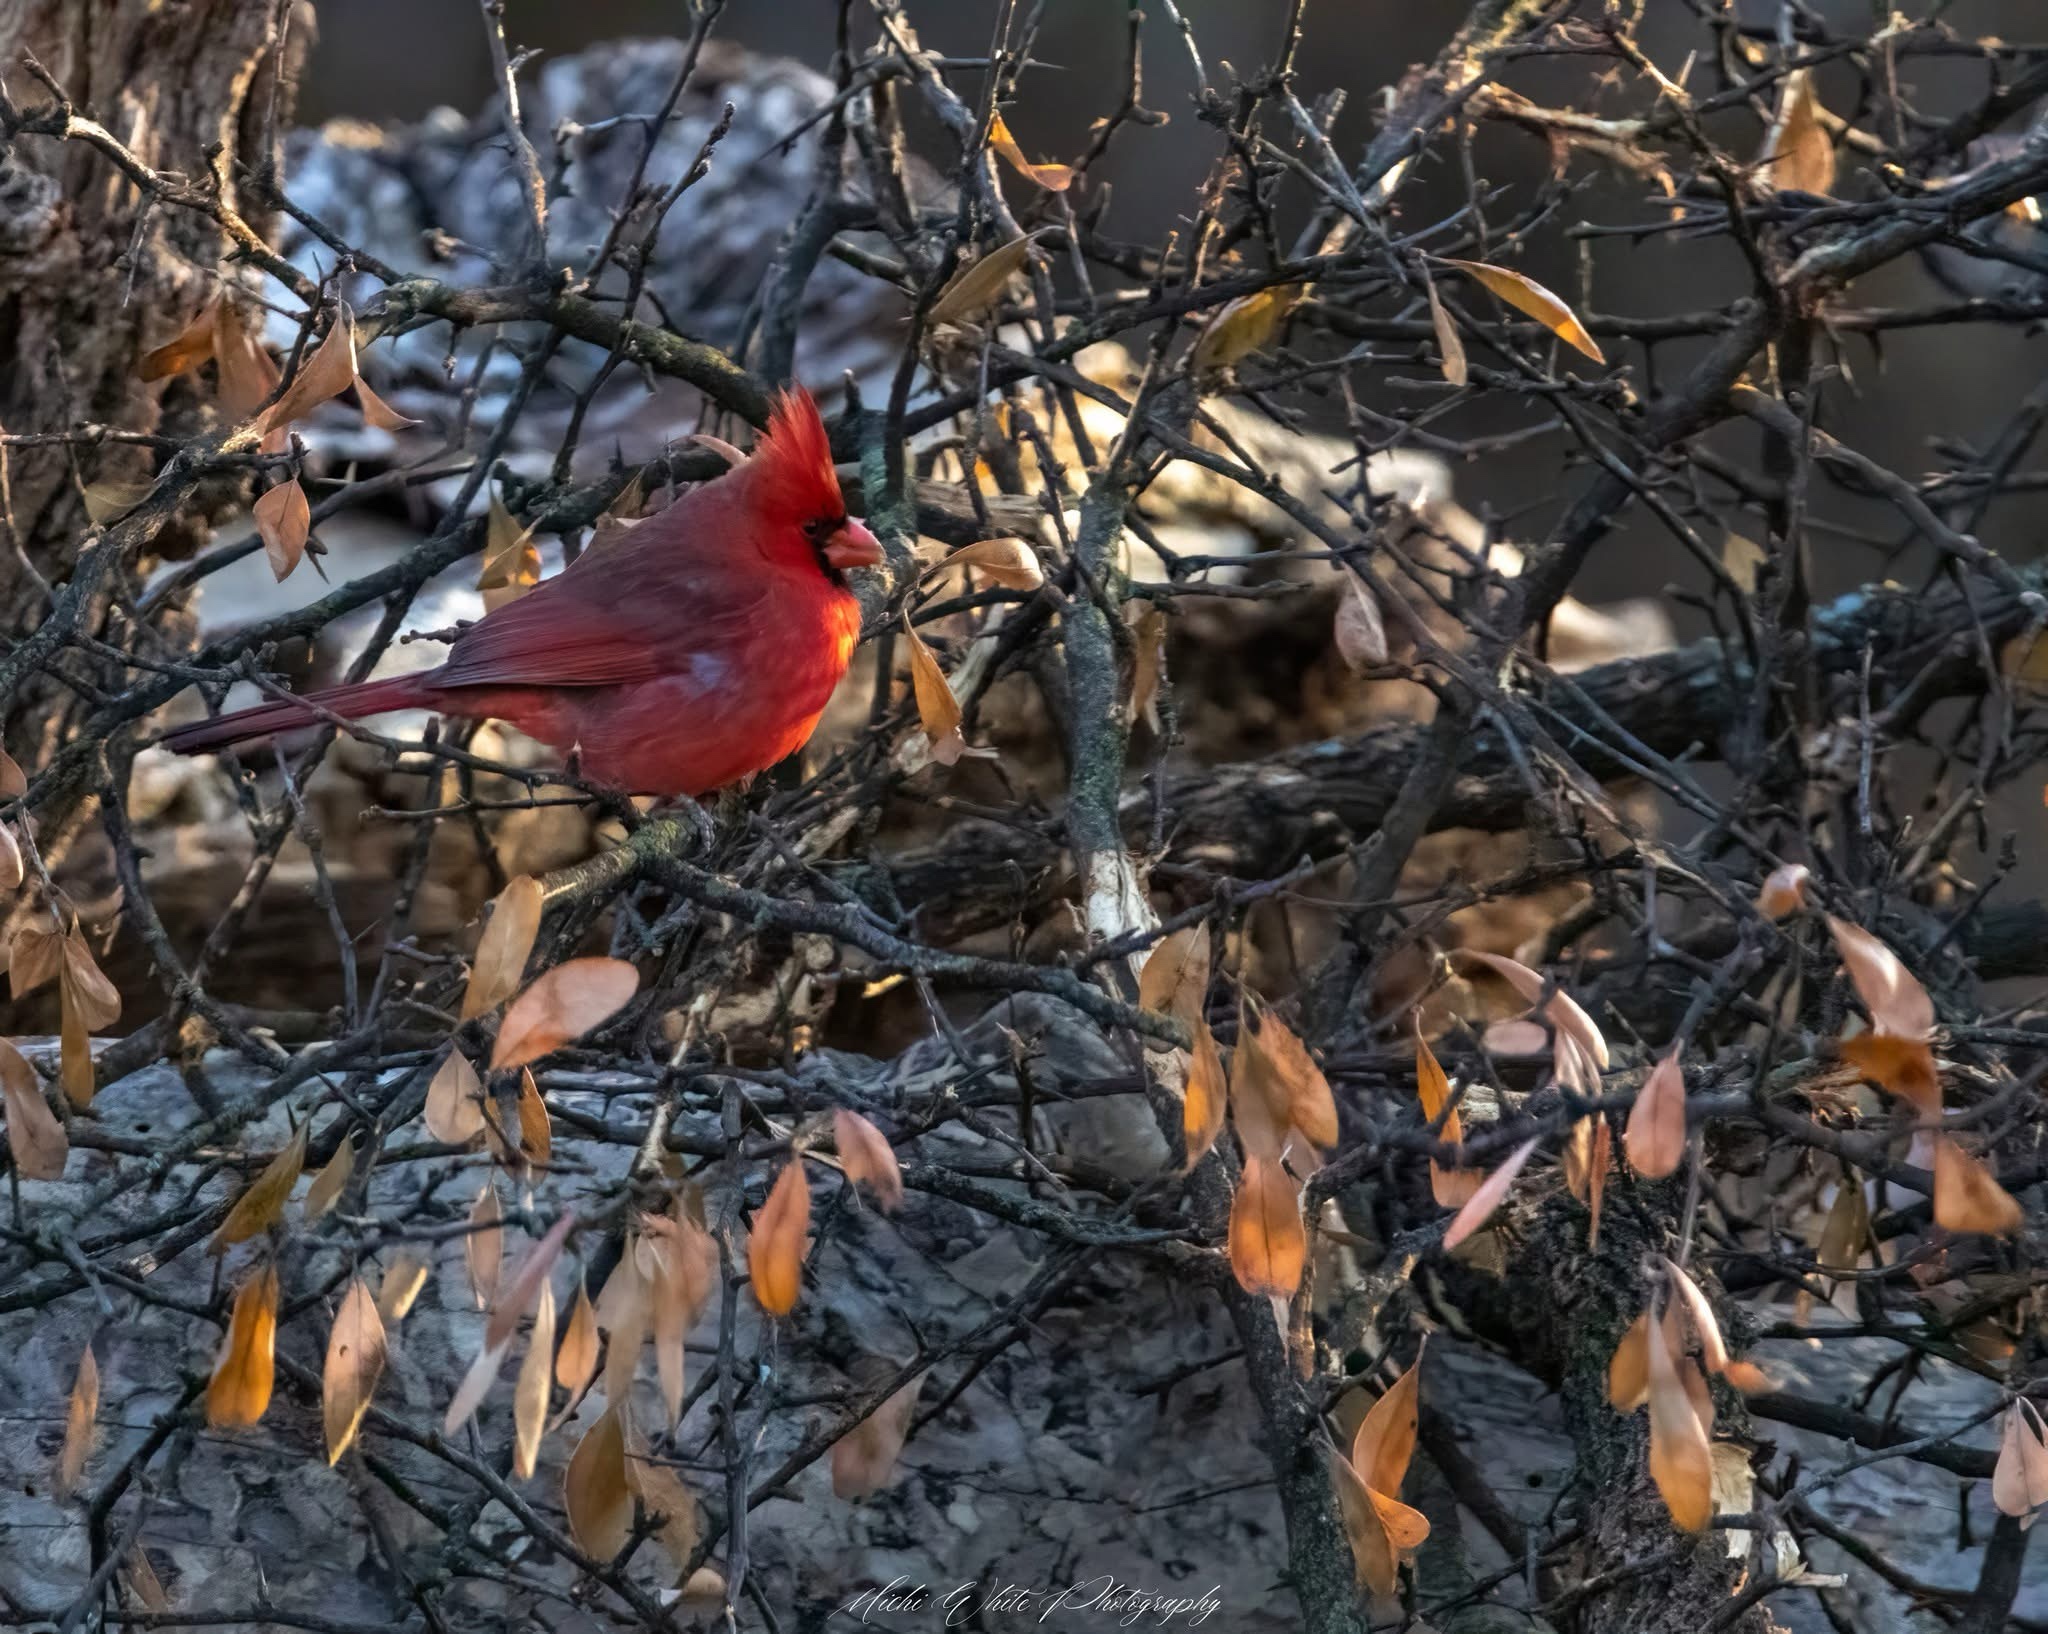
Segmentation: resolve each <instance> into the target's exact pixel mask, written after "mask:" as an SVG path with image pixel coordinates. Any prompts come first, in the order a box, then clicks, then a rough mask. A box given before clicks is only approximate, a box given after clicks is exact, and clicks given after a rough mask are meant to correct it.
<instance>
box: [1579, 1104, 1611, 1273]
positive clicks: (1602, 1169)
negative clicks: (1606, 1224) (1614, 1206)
mask: <svg viewBox="0 0 2048 1634" xmlns="http://www.w3.org/2000/svg"><path fill="white" fill-rule="evenodd" d="M1587 1121H1589V1122H1590V1123H1591V1124H1592V1125H1593V1156H1592V1169H1591V1173H1590V1174H1589V1175H1588V1176H1587V1180H1586V1209H1587V1213H1588V1215H1589V1219H1588V1220H1587V1224H1586V1246H1587V1247H1588V1248H1589V1249H1597V1248H1599V1246H1600V1204H1601V1201H1602V1199H1604V1198H1605V1197H1606V1195H1607V1176H1608V1175H1609V1173H1610V1172H1612V1170H1613V1168H1614V1126H1613V1125H1612V1124H1610V1123H1609V1122H1608V1121H1607V1120H1606V1119H1605V1118H1603V1117H1600V1116H1597V1115H1596V1116H1594V1117H1593V1118H1591V1119H1589V1120H1587Z"/></svg>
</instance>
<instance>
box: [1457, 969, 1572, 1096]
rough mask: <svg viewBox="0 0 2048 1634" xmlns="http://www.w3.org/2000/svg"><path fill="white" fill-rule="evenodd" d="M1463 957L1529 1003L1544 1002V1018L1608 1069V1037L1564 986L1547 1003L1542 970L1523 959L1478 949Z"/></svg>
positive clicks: (1545, 985)
mask: <svg viewBox="0 0 2048 1634" xmlns="http://www.w3.org/2000/svg"><path fill="white" fill-rule="evenodd" d="M1460 957H1462V958H1466V959H1471V960H1475V961H1477V962H1478V963H1480V964H1483V965H1485V966H1486V967H1487V969H1489V970H1491V971H1493V972H1494V973H1495V974H1496V975H1498V976H1500V977H1502V978H1503V979H1504V980H1505V981H1506V982H1507V984H1508V985H1509V986H1510V987H1512V988H1513V989H1514V990H1515V991H1516V992H1517V993H1519V994H1521V996H1522V997H1523V998H1524V999H1526V1000H1528V1001H1529V1003H1531V1004H1536V1003H1538V1002H1539V1001H1541V1002H1542V1004H1543V1008H1542V1015H1543V1018H1544V1019H1545V1020H1546V1021H1548V1022H1549V1023H1550V1024H1551V1026H1553V1027H1555V1028H1556V1029H1557V1030H1558V1031H1559V1032H1560V1033H1562V1034H1565V1035H1566V1036H1567V1037H1569V1038H1570V1039H1571V1040H1572V1042H1574V1043H1575V1044H1577V1045H1578V1046H1579V1047H1580V1048H1581V1049H1582V1050H1584V1051H1585V1052H1586V1054H1587V1055H1588V1056H1589V1057H1590V1058H1591V1060H1592V1062H1593V1064H1594V1065H1595V1066H1597V1067H1599V1068H1601V1069H1602V1070H1603V1071H1604V1070H1605V1069H1606V1067H1607V1065H1608V1060H1607V1040H1606V1038H1605V1037H1604V1036H1603V1035H1602V1034H1601V1031H1600V1029H1599V1027H1598V1026H1596V1025H1595V1024H1594V1021H1593V1018H1592V1017H1591V1016H1589V1015H1587V1014H1586V1012H1585V1010H1584V1009H1583V1008H1581V1007H1580V1005H1579V1002H1578V1000H1576V999H1574V998H1573V997H1572V996H1571V994H1569V993H1567V992H1566V991H1565V990H1564V989H1563V988H1562V987H1559V988H1556V989H1555V990H1554V991H1553V992H1552V993H1551V995H1550V998H1549V999H1548V1000H1547V1001H1545V1000H1543V990H1544V989H1545V988H1546V987H1548V986H1549V985H1550V984H1549V983H1548V982H1546V981H1545V980H1544V979H1543V974H1542V972H1541V971H1537V970H1532V969H1530V968H1529V966H1527V965H1525V964H1523V963H1522V962H1521V960H1519V959H1510V958H1508V957H1507V956H1506V955H1505V954H1500V953H1488V952H1485V951H1484V950H1482V949H1479V948H1465V949H1463V950H1461V954H1460Z"/></svg>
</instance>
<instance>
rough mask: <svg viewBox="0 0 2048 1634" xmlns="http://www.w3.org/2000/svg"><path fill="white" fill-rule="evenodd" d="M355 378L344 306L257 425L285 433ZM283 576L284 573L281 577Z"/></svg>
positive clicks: (353, 341)
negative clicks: (287, 428) (290, 426)
mask: <svg viewBox="0 0 2048 1634" xmlns="http://www.w3.org/2000/svg"><path fill="white" fill-rule="evenodd" d="M355 378H356V332H355V323H354V321H353V320H352V319H351V318H350V317H349V313H348V308H347V307H342V308H341V309H340V310H339V311H338V312H336V313H335V315H334V321H333V322H332V323H330V324H329V325H328V326H327V334H326V335H325V337H323V338H322V340H321V342H320V344H319V345H318V346H316V347H314V348H313V350H312V352H311V354H310V355H307V356H305V357H303V358H302V359H301V360H300V363H299V372H298V373H297V374H295V375H294V376H293V377H292V383H291V384H290V385H289V386H287V387H286V388H285V392H284V395H283V396H282V397H280V398H279V399H278V400H277V401H276V402H275V403H273V404H272V405H271V406H270V407H269V409H267V410H266V411H265V412H264V415H263V418H262V419H261V420H260V421H258V422H257V426H256V429H257V430H258V431H259V432H269V431H278V430H282V429H283V428H284V427H285V426H288V425H290V424H291V423H292V421H294V420H299V419H303V418H304V417H305V416H306V415H308V414H311V413H312V412H313V410H315V409H316V408H318V407H319V406H320V405H321V404H322V403H324V402H326V401H328V400H329V399H330V398H334V397H339V396H340V395H341V394H342V393H343V392H345V391H347V390H348V389H349V387H350V386H351V385H353V384H354V382H355ZM279 577H280V578H282V577H283V575H282V574H280V575H279Z"/></svg>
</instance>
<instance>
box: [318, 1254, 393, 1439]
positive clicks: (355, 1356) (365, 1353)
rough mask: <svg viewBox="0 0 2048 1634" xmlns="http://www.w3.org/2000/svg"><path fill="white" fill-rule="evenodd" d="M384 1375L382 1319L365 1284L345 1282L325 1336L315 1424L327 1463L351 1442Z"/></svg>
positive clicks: (354, 1280) (355, 1279)
mask: <svg viewBox="0 0 2048 1634" xmlns="http://www.w3.org/2000/svg"><path fill="white" fill-rule="evenodd" d="M383 1372H384V1320H383V1318H382V1317H380V1316H379V1315H378V1314H377V1302H376V1300H374V1299H373V1298H371V1297H370V1285H369V1284H368V1283H367V1282H365V1281H363V1279H362V1278H361V1277H356V1278H354V1279H353V1280H352V1281H350V1283H349V1285H348V1292H347V1293H346V1294H344V1295H342V1299H341V1309H340V1310H339V1311H337V1312H336V1313H335V1316H334V1330H333V1332H331V1333H330V1334H328V1336H327V1367H326V1370H325V1371H324V1372H323V1373H322V1374H321V1377H320V1419H321V1422H322V1424H324V1425H325V1426H326V1430H327V1462H328V1463H329V1464H330V1465H331V1464H334V1463H336V1462H337V1461H338V1460H339V1459H340V1457H341V1455H342V1454H343V1453H344V1452H346V1451H347V1450H348V1445H349V1443H350V1442H351V1441H353V1440H355V1438H356V1431H357V1430H358V1429H360V1428H361V1427H362V1422H363V1414H365V1413H366V1412H368V1411H369V1410H370V1397H371V1395H372V1394H373V1393H374V1392H375V1391H376V1388H377V1380H378V1379H379V1378H380V1377H382V1376H383Z"/></svg>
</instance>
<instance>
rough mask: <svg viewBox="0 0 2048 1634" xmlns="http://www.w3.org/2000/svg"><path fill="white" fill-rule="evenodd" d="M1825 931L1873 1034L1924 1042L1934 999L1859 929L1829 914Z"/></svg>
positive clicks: (1886, 950)
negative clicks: (1831, 940)
mask: <svg viewBox="0 0 2048 1634" xmlns="http://www.w3.org/2000/svg"><path fill="white" fill-rule="evenodd" d="M1828 930H1829V932H1830V933H1831V934H1832V935H1833V936H1834V939H1835V951H1836V952H1837V953H1839V954H1840V955H1841V956H1842V969H1843V970H1844V971H1845V972H1846V973H1847V974H1848V977H1849V982H1850V985H1851V986H1853V987H1854V988H1855V989H1856V996H1857V998H1859V999H1861V1000H1862V1001H1863V1008H1864V1009H1865V1010H1867V1011H1868V1012H1869V1013H1870V1022H1871V1026H1872V1028H1873V1029H1874V1030H1875V1031H1877V1032H1880V1033H1890V1034H1892V1035H1894V1036H1895V1037H1898V1038H1919V1039H1924V1038H1925V1037H1926V1036H1927V1035H1928V1034H1929V1033H1931V1032H1932V1031H1933V1030H1934V1000H1933V999H1931V998H1929V997H1928V996H1927V989H1926V988H1925V987H1923V986H1921V984H1920V980H1919V978H1918V977H1917V976H1915V975H1914V974H1913V973H1912V972H1911V971H1910V970H1908V969H1907V968H1906V967H1905V964H1904V963H1903V962H1902V961H1901V960H1900V958H1899V956H1898V955H1897V954H1896V953H1894V952H1893V951H1892V950H1891V949H1890V948H1889V947H1887V946H1886V945H1885V944H1884V943H1883V942H1881V941H1879V940H1878V939H1877V938H1876V937H1875V936H1872V935H1871V934H1870V932H1869V931H1867V930H1865V929H1863V927H1862V926H1860V925H1852V924H1850V923H1849V922H1848V921H1847V920H1846V919H1837V918H1835V917H1834V915H1832V914H1830V915H1828Z"/></svg>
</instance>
